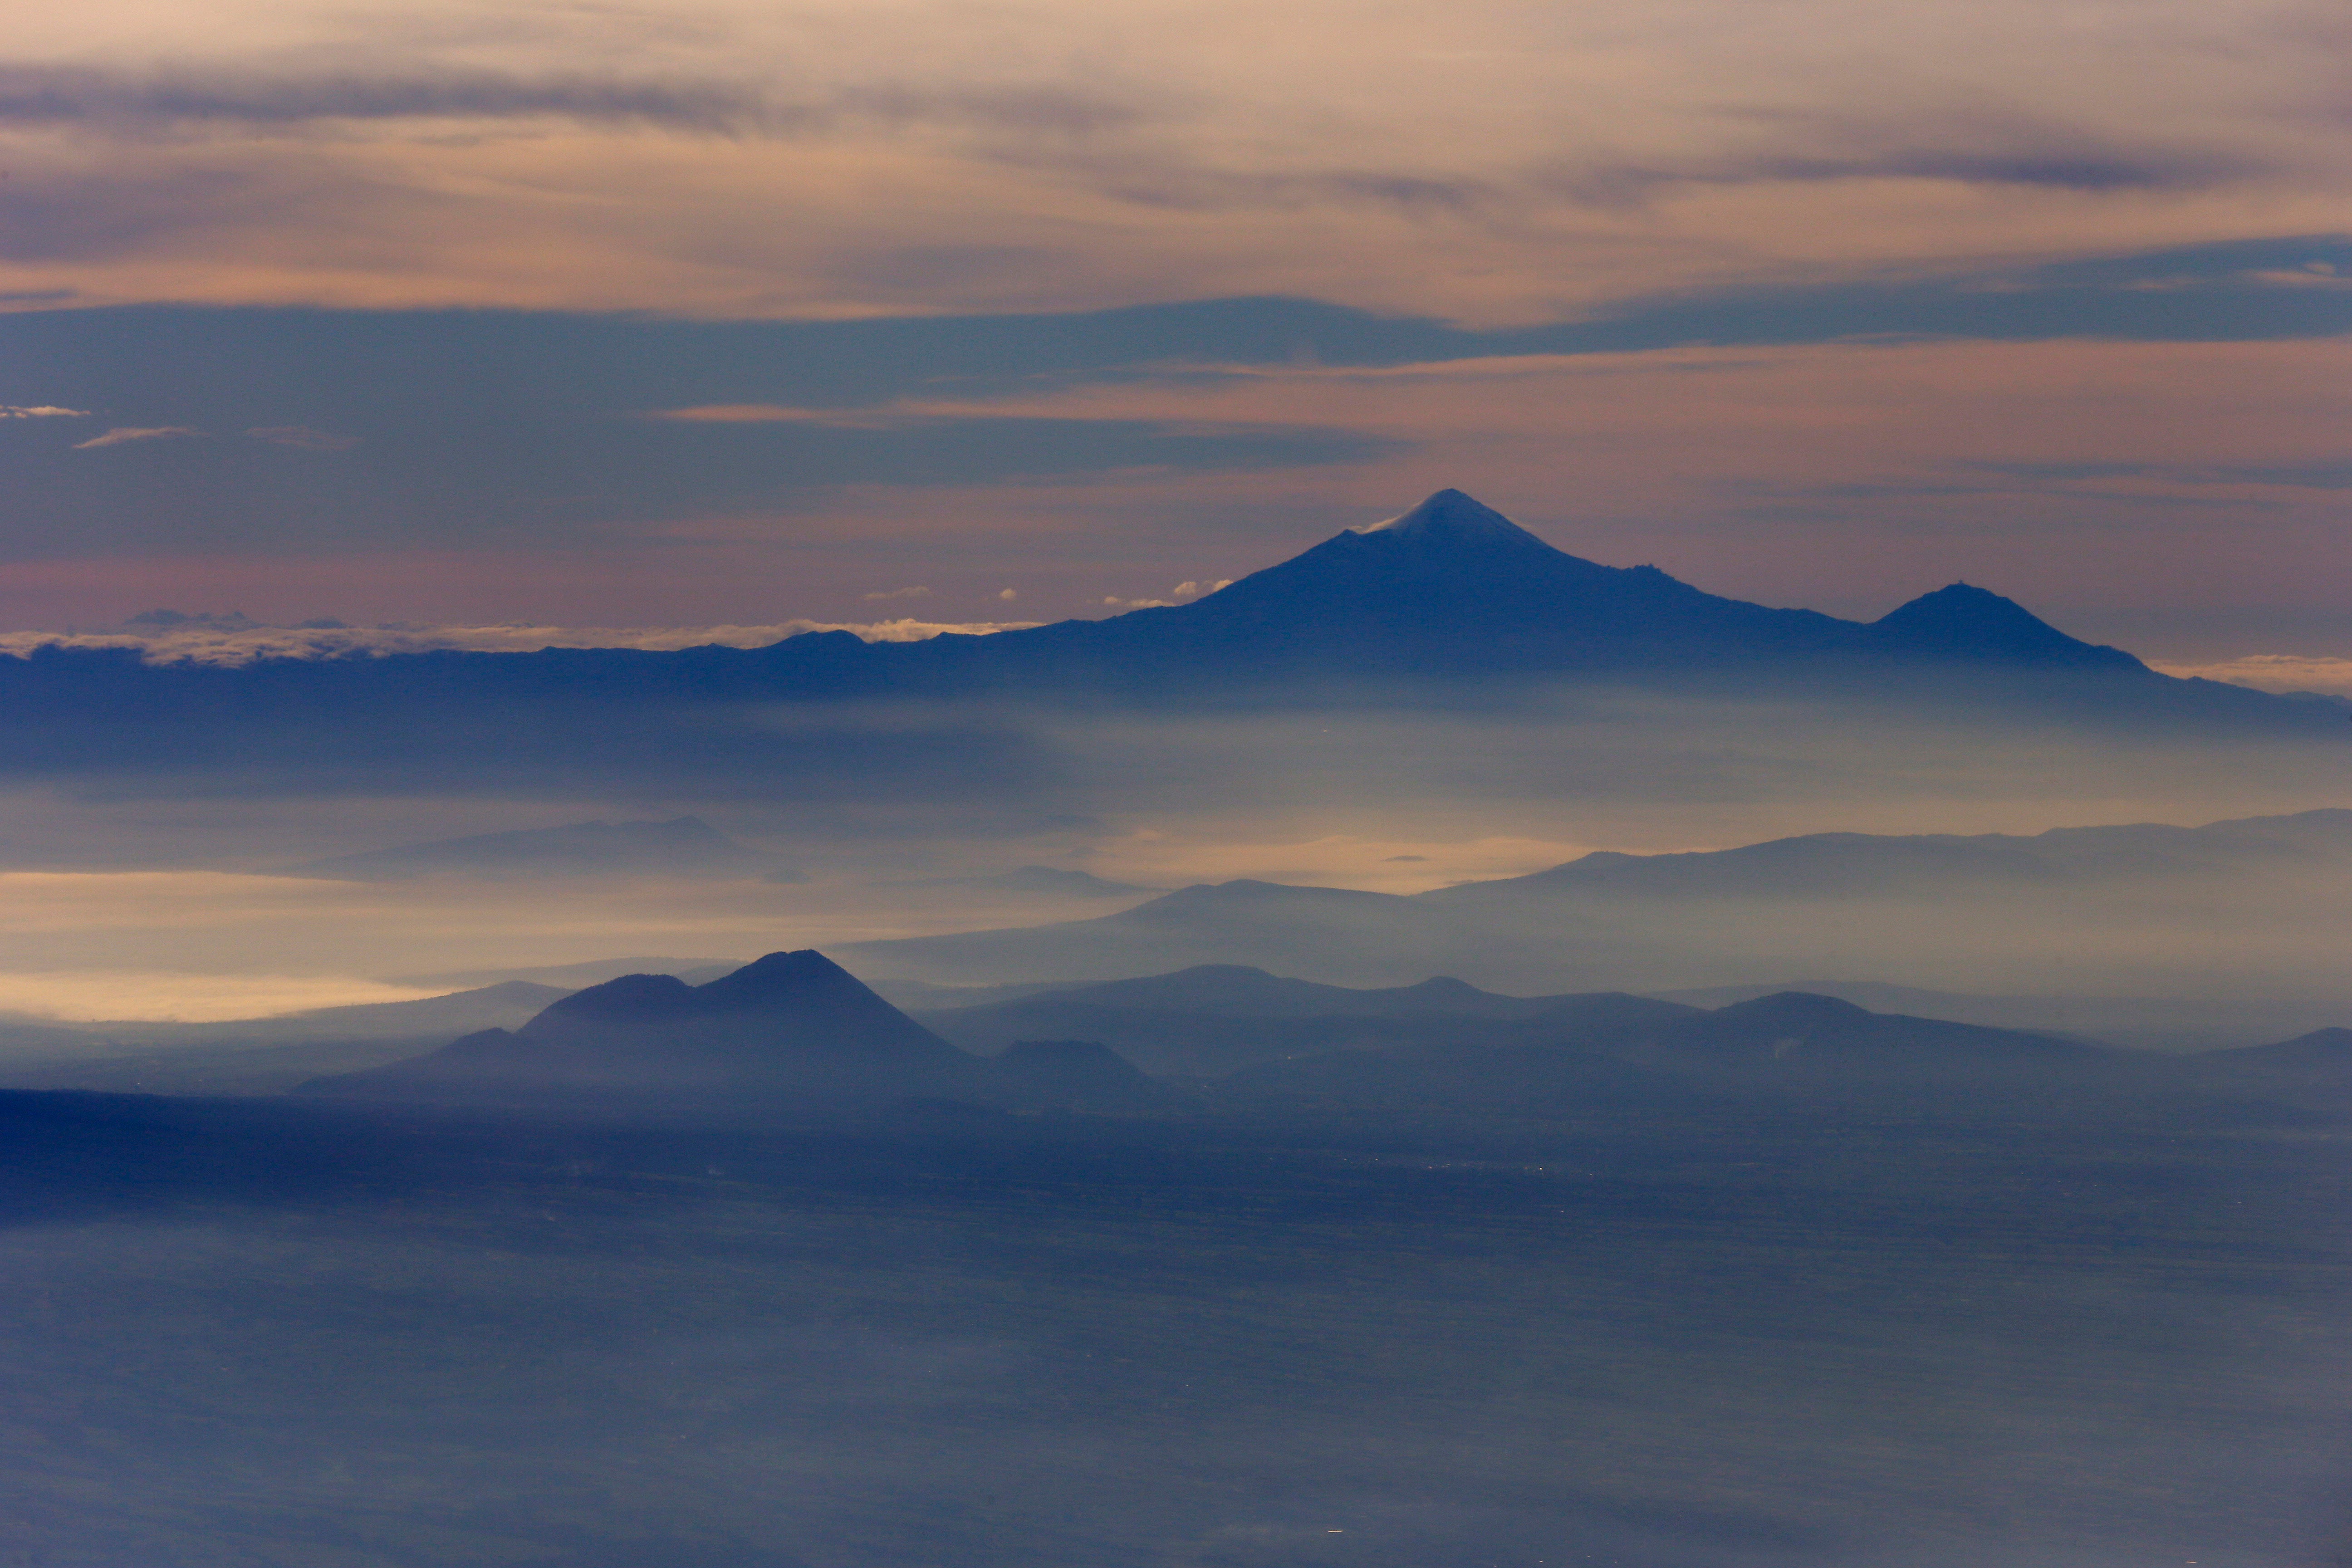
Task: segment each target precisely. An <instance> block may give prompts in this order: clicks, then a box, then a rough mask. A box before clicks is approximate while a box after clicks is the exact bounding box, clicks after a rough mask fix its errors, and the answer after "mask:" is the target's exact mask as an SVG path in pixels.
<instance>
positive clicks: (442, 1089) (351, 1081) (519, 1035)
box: [306, 950, 983, 1103]
mask: <svg viewBox="0 0 2352 1568" xmlns="http://www.w3.org/2000/svg"><path fill="white" fill-rule="evenodd" d="M982 1070H983V1067H982V1063H981V1062H980V1061H979V1060H978V1058H973V1057H971V1056H967V1055H966V1054H965V1053H963V1052H962V1051H960V1050H958V1049H956V1048H955V1047H953V1046H950V1045H949V1044H948V1043H947V1042H946V1041H945V1040H942V1039H940V1037H938V1036H937V1035H934V1034H932V1033H931V1032H930V1031H929V1029H926V1028H924V1027H923V1026H921V1025H920V1024H918V1023H916V1022H915V1021H914V1020H913V1019H912V1018H909V1017H908V1016H906V1015H905V1014H904V1013H901V1012H899V1011H898V1009H897V1008H896V1007H893V1006H892V1005H890V1004H889V1003H887V1002H885V1001H884V1000H883V999H882V998H881V997H879V996H877V995H876V994H874V993H873V992H872V991H870V990H868V989H867V988H866V985H865V984H862V983H861V982H860V981H858V980H857V978H856V976H854V975H852V974H851V973H849V972H848V971H847V970H845V969H843V968H842V967H841V966H840V965H839V964H836V963H834V962H833V961H832V960H831V959H828V958H826V957H825V956H824V954H823V953H821V952H815V951H814V950H803V951H802V952H772V953H770V954H768V956H767V957H765V958H762V959H761V960H759V961H758V962H757V963H750V964H746V965H745V966H744V967H743V968H741V969H739V970H736V971H735V972H734V973H731V974H726V975H722V976H720V977H719V979H717V980H713V981H711V982H710V983H709V984H705V985H688V984H686V983H685V982H684V981H682V980H679V979H678V978H677V977H676V976H675V975H669V974H625V975H623V976H621V977H620V978H619V979H617V980H610V981H607V982H605V983H604V984H602V985H592V986H590V987H589V988H588V989H586V990H584V991H580V992H575V993H573V994H572V995H569V996H566V997H564V998H563V999H562V1001H559V1002H556V1003H554V1004H552V1005H550V1006H549V1007H548V1008H547V1009H546V1010H545V1011H544V1012H541V1014H540V1015H539V1016H537V1017H535V1018H533V1019H531V1020H530V1022H529V1023H527V1024H525V1025H524V1026H522V1027H521V1028H520V1029H519V1030H516V1031H514V1032H513V1033H509V1032H508V1031H506V1030H504V1029H488V1030H484V1031H483V1032H482V1033H480V1034H478V1035H468V1036H467V1037H465V1038H464V1039H461V1040H457V1041H455V1042H453V1043H452V1044H450V1045H448V1046H446V1047H443V1048H442V1049H440V1050H438V1051H436V1052H434V1053H432V1054H431V1055H429V1056H424V1057H418V1058H415V1059H413V1060H410V1061H404V1062H395V1063H394V1064H393V1065H391V1066H389V1067H383V1068H374V1069H373V1070H371V1071H368V1072H362V1073H352V1074H348V1075H345V1076H343V1077H341V1078H337V1079H321V1080H320V1081H318V1082H316V1083H314V1084H311V1085H309V1086H306V1087H308V1088H310V1089H311V1090H312V1091H313V1092H320V1093H334V1094H383V1095H392V1096H399V1097H403V1098H424V1099H458V1100H468V1099H472V1100H496V1101H506V1102H511V1101H518V1100H520V1101H526V1102H528V1101H534V1100H550V1099H553V1100H562V1099H564V1098H566V1097H572V1098H576V1097H578V1096H581V1095H583V1094H585V1095H590V1096H597V1097H604V1098H612V1097H616V1096H617V1097H624V1098H627V1099H630V1100H642V1101H647V1102H652V1103H665V1102H706V1103H709V1102H723V1101H724V1100H726V1099H727V1098H729V1097H735V1096H748V1097H751V1099H753V1100H759V1099H762V1098H773V1097H775V1096H777V1095H780V1094H782V1095H791V1096H796V1097H803V1098H815V1099H819V1100H891V1099H904V1098H907V1097H909V1096H919V1095H936V1094H948V1093H953V1092H956V1091H958V1090H961V1089H966V1088H969V1087H970V1086H971V1084H972V1083H973V1082H975V1081H976V1080H977V1079H978V1078H979V1077H980V1075H981V1074H982Z"/></svg>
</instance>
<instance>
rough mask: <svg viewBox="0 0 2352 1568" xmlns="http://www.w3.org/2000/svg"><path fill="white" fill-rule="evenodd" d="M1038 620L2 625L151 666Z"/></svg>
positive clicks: (734, 643)
mask: <svg viewBox="0 0 2352 1568" xmlns="http://www.w3.org/2000/svg"><path fill="white" fill-rule="evenodd" d="M1037 624H1038V623H1036V622H1034V621H966V622H949V621H918V620H912V619H906V618H901V619H898V620H891V621H870V622H865V623H856V622H839V621H809V620H789V621H778V622H776V623H774V624H772V625H770V626H246V625H236V624H228V625H223V624H217V623H214V622H210V621H204V620H197V621H192V622H189V623H186V624H180V625H173V626H164V627H159V628H157V629H155V630H152V631H147V630H142V631H105V632H45V631H24V632H0V654H12V655H16V656H17V657H20V658H21V657H23V656H24V655H26V654H30V653H32V652H33V651H34V650H35V649H37V648H44V647H69V648H100V647H127V648H136V649H138V650H139V651H140V653H141V655H142V658H145V659H146V661H147V662H148V663H150V664H172V663H177V662H183V661H184V662H188V663H194V664H223V665H235V664H250V663H252V662H253V661H254V660H256V659H262V658H361V657H376V656H381V655H385V654H396V653H432V652H436V651H440V650H444V649H454V650H458V651H463V652H468V653H535V652H537V651H538V650H540V649H541V648H550V647H629V648H645V649H649V650H654V651H668V650H674V649H677V648H687V647H712V646H718V647H767V646H768V645H769V644H771V643H778V642H782V640H783V639H784V638H786V637H798V636H799V635H800V634H801V633H803V632H850V633H853V634H855V635H856V636H857V637H863V638H864V639H865V640H866V641H867V642H921V641H923V640H925V639H926V638H929V637H940V636H943V635H945V634H947V633H950V632H952V633H957V634H960V635H962V636H968V637H981V636H985V635H986V634H988V633H990V632H1002V631H1013V630H1017V629H1019V628H1021V627H1023V626H1035V625H1037Z"/></svg>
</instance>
